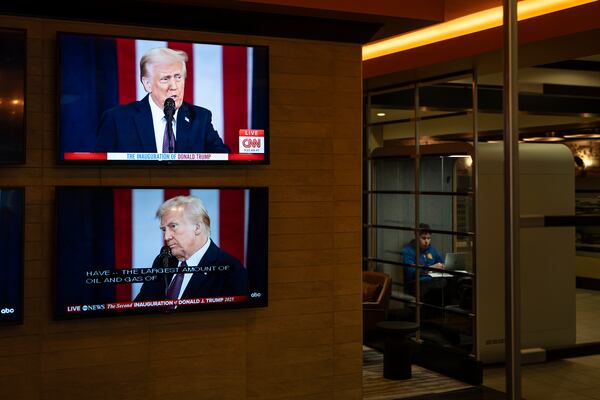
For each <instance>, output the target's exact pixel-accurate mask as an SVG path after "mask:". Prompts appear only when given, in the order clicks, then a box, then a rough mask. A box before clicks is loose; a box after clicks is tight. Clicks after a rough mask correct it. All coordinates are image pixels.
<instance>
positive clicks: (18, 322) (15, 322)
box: [0, 186, 26, 327]
mask: <svg viewBox="0 0 600 400" xmlns="http://www.w3.org/2000/svg"><path fill="white" fill-rule="evenodd" d="M0 190H18V191H19V192H21V218H20V223H21V227H22V231H21V265H20V268H19V269H20V271H19V277H18V279H19V283H18V284H19V285H20V286H21V296H20V298H19V299H17V301H18V302H19V305H20V307H21V308H20V312H19V314H18V318H16V319H14V320H7V321H2V320H0V327H1V326H11V325H22V324H23V321H24V315H25V310H24V307H25V279H24V278H25V195H26V192H25V187H24V186H0Z"/></svg>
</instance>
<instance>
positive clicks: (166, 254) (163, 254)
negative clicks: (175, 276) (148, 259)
mask: <svg viewBox="0 0 600 400" xmlns="http://www.w3.org/2000/svg"><path fill="white" fill-rule="evenodd" d="M159 257H160V260H161V262H162V266H163V267H165V268H168V267H169V259H170V258H171V257H172V254H171V248H170V247H169V246H163V247H162V248H161V249H160V254H159Z"/></svg>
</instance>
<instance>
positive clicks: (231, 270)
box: [135, 196, 248, 301]
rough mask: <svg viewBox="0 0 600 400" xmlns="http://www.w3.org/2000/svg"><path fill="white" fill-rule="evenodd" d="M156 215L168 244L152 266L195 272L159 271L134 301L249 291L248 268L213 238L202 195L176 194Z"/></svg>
mask: <svg viewBox="0 0 600 400" xmlns="http://www.w3.org/2000/svg"><path fill="white" fill-rule="evenodd" d="M156 216H157V217H158V218H159V219H160V229H161V230H162V231H163V239H164V242H165V244H166V246H165V247H163V250H161V254H160V255H159V256H157V257H156V259H155V260H154V263H153V264H152V268H153V269H154V268H156V269H159V268H164V267H168V268H175V267H179V268H186V267H187V268H188V269H190V270H193V272H191V273H183V272H182V273H176V274H163V275H158V278H157V279H156V280H154V281H152V282H145V283H144V284H143V285H142V288H141V290H140V293H139V294H138V295H137V296H136V298H135V301H146V300H164V299H171V300H176V299H192V298H199V297H221V296H247V295H248V275H247V273H246V269H245V268H244V267H243V266H242V264H241V263H240V262H239V261H238V260H237V259H236V258H235V257H233V256H232V255H230V254H227V253H226V252H224V251H223V250H221V249H220V248H219V247H218V246H217V245H216V244H215V243H214V242H213V241H212V240H211V239H210V218H209V216H208V213H207V212H206V208H205V207H204V204H203V203H202V201H201V200H200V199H198V198H197V197H194V196H177V197H173V198H171V199H169V200H167V201H165V202H164V203H163V204H162V205H161V206H160V207H159V208H158V210H157V211H156ZM167 246H168V248H167ZM190 267H191V268H190Z"/></svg>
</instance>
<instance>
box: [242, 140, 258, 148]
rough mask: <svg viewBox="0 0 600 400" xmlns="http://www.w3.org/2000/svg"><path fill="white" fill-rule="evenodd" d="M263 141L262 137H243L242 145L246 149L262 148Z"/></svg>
mask: <svg viewBox="0 0 600 400" xmlns="http://www.w3.org/2000/svg"><path fill="white" fill-rule="evenodd" d="M261 145H262V143H261V140H260V139H256V138H254V139H251V138H245V139H242V146H243V147H244V148H246V149H253V148H254V149H260V147H261Z"/></svg>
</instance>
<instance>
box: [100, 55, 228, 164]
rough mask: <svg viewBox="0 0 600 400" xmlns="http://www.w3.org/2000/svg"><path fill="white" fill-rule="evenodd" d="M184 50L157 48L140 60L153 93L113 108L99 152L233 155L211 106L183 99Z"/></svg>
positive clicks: (106, 115)
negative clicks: (214, 117)
mask: <svg viewBox="0 0 600 400" xmlns="http://www.w3.org/2000/svg"><path fill="white" fill-rule="evenodd" d="M187 60H188V56H187V54H186V53H185V52H184V51H178V50H173V49H169V48H167V47H157V48H153V49H150V50H149V51H148V52H146V53H145V54H144V55H143V56H142V58H141V60H140V77H141V81H142V84H143V85H144V89H145V90H146V92H148V95H146V97H144V98H143V99H142V100H140V101H134V102H132V103H129V104H126V105H121V106H117V107H114V108H111V109H109V110H107V111H106V112H105V113H104V115H103V116H102V119H101V121H100V125H99V128H98V136H97V141H96V147H95V151H98V152H107V153H109V152H115V153H116V152H129V153H229V151H230V150H229V147H228V146H227V145H225V144H224V143H223V141H222V140H221V138H220V137H219V134H218V133H217V131H215V129H214V128H213V125H212V122H211V119H212V115H211V112H210V111H209V110H207V109H206V108H202V107H198V106H195V105H193V104H189V103H186V102H184V101H183V96H184V91H185V79H186V62H187Z"/></svg>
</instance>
